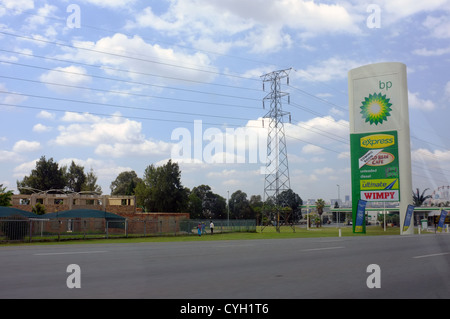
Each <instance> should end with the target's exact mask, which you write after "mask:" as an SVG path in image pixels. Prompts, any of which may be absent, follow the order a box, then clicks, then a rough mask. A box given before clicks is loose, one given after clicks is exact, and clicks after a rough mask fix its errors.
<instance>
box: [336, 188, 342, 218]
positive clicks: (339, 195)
mask: <svg viewBox="0 0 450 319" xmlns="http://www.w3.org/2000/svg"><path fill="white" fill-rule="evenodd" d="M336 186H337V188H338V206H339V208H340V207H341V206H340V205H339V202H340V201H341V186H340V185H339V184H336ZM340 217H341V213H340V212H339V211H338V212H337V218H338V219H337V223H338V227H340V223H339V221H340V220H339V219H340Z"/></svg>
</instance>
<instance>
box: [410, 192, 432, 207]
mask: <svg viewBox="0 0 450 319" xmlns="http://www.w3.org/2000/svg"><path fill="white" fill-rule="evenodd" d="M427 190H429V188H427V189H425V190H424V191H423V192H422V194H420V192H419V189H418V188H416V192H414V191H413V192H412V195H413V203H414V206H416V207H420V206H422V204H423V203H424V202H425V201H426V200H427V199H428V198H432V196H431V195H427V196H425V192H426V191H427Z"/></svg>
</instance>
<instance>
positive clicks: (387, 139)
mask: <svg viewBox="0 0 450 319" xmlns="http://www.w3.org/2000/svg"><path fill="white" fill-rule="evenodd" d="M394 144H395V136H393V135H389V134H375V135H370V136H366V137H363V138H361V147H364V148H372V149H376V148H386V147H389V146H392V145H394Z"/></svg>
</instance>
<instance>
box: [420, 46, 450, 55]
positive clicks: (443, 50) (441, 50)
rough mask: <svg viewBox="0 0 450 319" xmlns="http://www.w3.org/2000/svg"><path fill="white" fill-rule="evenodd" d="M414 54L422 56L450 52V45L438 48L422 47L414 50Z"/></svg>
mask: <svg viewBox="0 0 450 319" xmlns="http://www.w3.org/2000/svg"><path fill="white" fill-rule="evenodd" d="M413 53H414V54H416V55H420V56H441V55H445V54H449V53H450V47H448V48H437V49H428V48H421V49H416V50H414V51H413Z"/></svg>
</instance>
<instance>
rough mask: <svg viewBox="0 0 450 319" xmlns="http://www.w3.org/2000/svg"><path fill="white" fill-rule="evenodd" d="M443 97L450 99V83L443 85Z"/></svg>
mask: <svg viewBox="0 0 450 319" xmlns="http://www.w3.org/2000/svg"><path fill="white" fill-rule="evenodd" d="M444 95H445V97H447V98H450V81H448V82H447V84H446V85H445V89H444Z"/></svg>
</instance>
